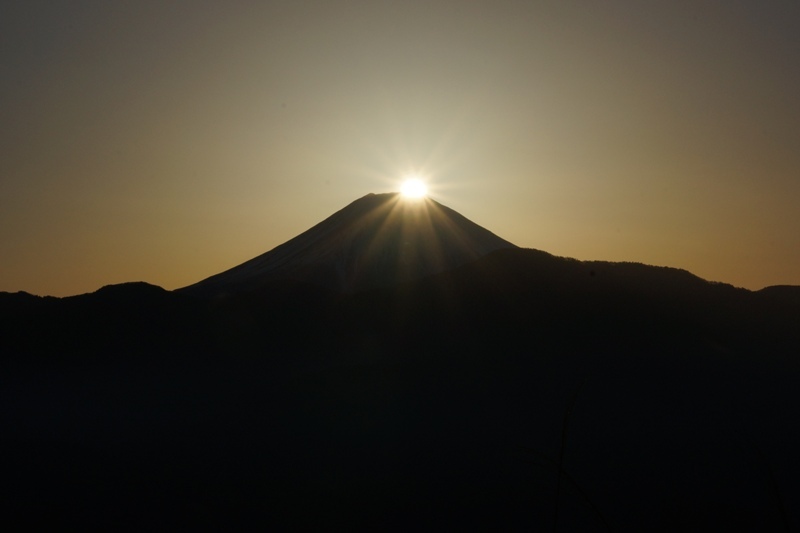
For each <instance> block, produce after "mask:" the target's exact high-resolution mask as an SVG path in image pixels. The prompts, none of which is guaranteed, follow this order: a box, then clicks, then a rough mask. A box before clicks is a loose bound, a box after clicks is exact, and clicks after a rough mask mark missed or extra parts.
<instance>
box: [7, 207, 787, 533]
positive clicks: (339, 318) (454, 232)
mask: <svg viewBox="0 0 800 533" xmlns="http://www.w3.org/2000/svg"><path fill="white" fill-rule="evenodd" d="M221 295H227V297H218V296H221ZM798 323H800V289H799V288H797V287H771V288H767V289H764V290H762V291H757V292H752V291H748V290H745V289H740V288H736V287H733V286H730V285H726V284H723V283H714V282H709V281H706V280H703V279H701V278H699V277H697V276H694V275H692V274H691V273H689V272H687V271H685V270H680V269H676V268H667V267H654V266H648V265H643V264H638V263H611V262H604V261H578V260H575V259H569V258H564V257H557V256H553V255H551V254H549V253H546V252H544V251H539V250H531V249H523V248H518V247H515V246H513V245H511V244H510V243H508V242H507V241H504V240H502V239H500V238H499V237H496V236H495V235H493V234H491V233H490V232H488V231H487V230H484V229H483V228H480V227H479V226H476V225H475V224H473V223H471V222H469V221H467V220H466V219H464V218H463V217H462V216H460V215H458V214H457V213H455V212H453V211H452V210H449V209H447V208H446V207H444V206H441V205H439V204H437V203H436V202H433V201H431V200H427V201H424V202H406V201H404V200H402V199H400V198H398V197H397V196H396V195H369V196H366V197H364V198H361V199H359V200H356V201H355V202H353V203H352V204H350V205H349V206H347V207H345V208H344V209H342V210H341V211H339V212H338V213H335V214H334V215H333V216H331V217H330V218H328V219H327V220H325V221H323V222H321V223H320V224H318V225H317V226H315V227H313V228H311V229H310V230H308V231H307V232H305V233H303V234H302V235H300V236H298V237H297V238H295V239H292V240H291V241H289V242H287V243H286V244H284V245H281V246H279V247H277V248H275V249H274V250H272V251H270V252H267V253H265V254H264V255H262V256H260V257H257V258H255V259H253V260H251V261H248V262H247V263H244V264H243V265H240V266H238V267H235V268H233V269H231V270H229V271H227V272H223V273H221V274H219V275H217V276H214V277H212V278H209V279H208V280H204V281H202V282H200V283H198V284H196V285H193V286H189V287H186V288H184V289H181V290H179V291H166V290H163V289H161V288H159V287H155V286H152V285H148V284H146V283H127V284H122V285H115V286H107V287H103V288H101V289H100V290H98V291H96V292H94V293H90V294H83V295H78V296H73V297H68V298H52V297H37V296H32V295H30V294H25V293H16V294H9V293H0V427H2V428H3V437H2V438H0V457H2V459H0V471H2V473H3V475H2V476H0V489H2V490H3V492H4V494H6V495H7V496H6V497H5V498H3V499H2V500H0V515H2V516H3V517H4V518H5V519H6V520H7V521H8V522H9V523H13V522H16V523H25V524H27V525H29V527H30V528H31V529H35V528H38V529H46V530H62V529H113V530H117V529H130V530H140V529H147V528H151V529H152V525H153V524H158V526H159V527H160V528H163V529H167V528H169V529H188V528H193V529H210V528H214V529H237V530H238V529H242V530H251V529H257V528H258V529H278V530H282V529H289V528H292V529H300V528H307V529H312V528H313V529H344V528H347V529H348V530H360V529H370V530H374V529H389V530H408V529H412V528H419V527H420V524H424V526H423V527H425V526H428V525H430V527H431V528H434V527H435V528H437V529H465V530H466V529H478V528H480V529H503V530H548V531H549V530H553V531H630V532H634V531H716V530H731V531H740V530H748V531H784V530H786V531H792V530H794V529H796V525H797V524H800V482H798V480H800V461H797V449H798V448H800V424H798V423H797V420H798V417H799V416H800V392H798V388H797V383H798V380H800V360H799V359H798V354H800V329H798V327H797V324H798ZM198 526H199V527H198Z"/></svg>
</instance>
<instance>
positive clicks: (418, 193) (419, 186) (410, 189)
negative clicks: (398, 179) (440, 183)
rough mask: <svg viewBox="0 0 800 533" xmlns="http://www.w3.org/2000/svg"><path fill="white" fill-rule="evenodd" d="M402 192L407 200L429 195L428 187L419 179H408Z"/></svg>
mask: <svg viewBox="0 0 800 533" xmlns="http://www.w3.org/2000/svg"><path fill="white" fill-rule="evenodd" d="M400 192H401V193H402V195H403V196H405V197H406V198H423V197H425V196H426V195H427V194H428V186H427V185H425V182H424V181H422V180H421V179H419V178H417V177H408V178H406V180H405V181H404V182H403V186H402V188H401V189H400Z"/></svg>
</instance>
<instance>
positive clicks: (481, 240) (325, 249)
mask: <svg viewBox="0 0 800 533" xmlns="http://www.w3.org/2000/svg"><path fill="white" fill-rule="evenodd" d="M502 248H515V246H514V245H513V244H511V243H510V242H508V241H505V240H503V239H501V238H500V237H498V236H497V235H495V234H493V233H492V232H490V231H488V230H486V229H484V228H482V227H480V226H478V225H477V224H475V223H473V222H471V221H470V220H468V219H466V218H465V217H463V216H462V215H460V214H459V213H457V212H456V211H453V210H452V209H450V208H448V207H445V206H443V205H442V204H440V203H438V202H436V201H434V200H431V199H429V198H423V199H405V198H403V197H401V196H400V195H399V194H397V193H387V194H368V195H367V196H364V197H362V198H360V199H358V200H356V201H355V202H353V203H351V204H349V205H348V206H346V207H345V208H343V209H341V210H340V211H337V212H336V213H334V214H333V215H331V216H330V217H328V218H327V219H325V220H323V221H322V222H320V223H319V224H317V225H316V226H314V227H312V228H311V229H309V230H307V231H305V232H304V233H301V234H300V235H298V236H297V237H295V238H293V239H291V240H289V241H287V242H285V243H284V244H282V245H280V246H278V247H276V248H274V249H273V250H270V251H268V252H266V253H264V254H262V255H260V256H258V257H255V258H253V259H251V260H249V261H247V262H245V263H242V264H241V265H238V266H236V267H233V268H231V269H230V270H226V271H225V272H222V273H220V274H217V275H215V276H211V277H210V278H207V279H205V280H203V281H200V282H199V283H196V284H194V285H190V286H188V287H184V288H182V289H179V291H180V292H185V293H189V294H194V295H201V296H219V295H226V294H228V295H230V294H237V293H245V292H249V291H254V290H259V289H262V288H264V287H268V286H270V285H271V284H274V283H275V282H279V281H280V282H285V281H291V282H306V283H312V284H315V285H319V286H321V287H325V288H327V289H330V290H333V291H337V292H345V293H352V292H357V291H361V290H365V289H372V288H378V287H388V286H391V285H394V284H397V283H402V282H406V281H411V280H415V279H419V278H422V277H424V276H427V275H430V274H436V273H439V272H444V271H446V270H451V269H453V268H456V267H458V266H461V265H463V264H465V263H468V262H470V261H474V260H475V259H477V258H479V257H481V256H483V255H486V254H487V253H489V252H491V251H494V250H498V249H502Z"/></svg>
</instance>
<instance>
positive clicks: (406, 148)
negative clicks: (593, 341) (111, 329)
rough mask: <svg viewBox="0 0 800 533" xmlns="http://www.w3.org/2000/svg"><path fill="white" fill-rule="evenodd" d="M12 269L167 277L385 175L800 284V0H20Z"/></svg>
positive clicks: (7, 154) (196, 268) (505, 229)
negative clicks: (413, 178) (414, 176)
mask: <svg viewBox="0 0 800 533" xmlns="http://www.w3.org/2000/svg"><path fill="white" fill-rule="evenodd" d="M0 124H2V128H0V290H5V291H17V290H25V291H29V292H33V293H36V294H52V295H59V296H61V295H69V294H77V293H82V292H89V291H93V290H96V289H97V288H99V287H100V286H102V285H105V284H109V283H120V282H124V281H137V280H143V281H148V282H150V283H154V284H157V285H161V286H163V287H165V288H167V289H174V288H177V287H181V286H184V285H188V284H190V283H194V282H196V281H199V280H200V279H202V278H205V277H207V276H210V275H212V274H215V273H217V272H220V271H222V270H225V269H227V268H229V267H232V266H234V265H236V264H238V263H241V262H242V261H245V260H247V259H250V258H251V257H254V256H255V255H258V254H260V253H262V252H265V251H267V250H269V249H271V248H273V247H274V246H277V245H278V244H281V243H282V242H284V241H286V240H288V239H290V238H292V237H294V236H295V235H297V234H298V233H300V232H302V231H304V230H305V229H307V228H309V227H310V226H312V225H313V224H315V223H317V222H319V221H321V220H322V219H323V218H325V217H327V216H328V215H330V214H332V213H333V212H334V211H337V210H338V209H340V208H342V207H344V206H345V205H346V204H348V203H349V202H351V201H353V200H355V199H357V198H359V197H361V196H363V195H365V194H367V193H370V192H387V191H392V190H398V189H399V181H400V179H401V177H402V176H403V175H404V174H406V173H408V172H411V171H418V172H421V173H422V174H424V175H425V176H427V177H428V181H429V185H430V187H431V189H432V193H431V196H432V197H433V198H434V199H436V200H438V201H440V202H441V203H444V204H445V205H448V206H449V207H451V208H453V209H455V210H457V211H459V212H460V213H461V214H463V215H464V216H466V217H467V218H470V219H471V220H473V221H474V222H476V223H478V224H480V225H482V226H484V227H486V228H488V229H489V230H491V231H493V232H494V233H496V234H498V235H499V236H501V237H503V238H505V239H507V240H509V241H511V242H513V243H515V244H518V245H520V246H524V247H530V248H537V249H541V250H545V251H548V252H550V253H553V254H556V255H565V256H570V257H576V258H578V259H604V260H613V261H638V262H644V263H649V264H656V265H666V266H674V267H680V268H685V269H687V270H690V271H692V272H693V273H695V274H697V275H699V276H701V277H704V278H706V279H710V280H716V281H724V282H728V283H732V284H734V285H737V286H744V287H747V288H751V289H758V288H761V287H763V286H766V285H773V284H798V285H800V2H798V1H797V0H786V1H779V0H758V1H756V0H749V1H744V0H738V1H737V0H718V1H704V0H691V1H680V0H668V1H667V0H665V1H648V0H636V1H634V0H627V1H625V0H619V1H614V0H610V1H603V2H598V1H564V0H561V1H555V0H554V1H538V2H537V1H527V2H525V1H515V2H511V1H497V0H493V1H486V2H478V1H468V0H458V1H435V0H434V1H423V2H413V1H408V0H406V1H402V2H400V1H388V0H373V1H340V2H337V1H331V0H329V1H319V2H314V1H302V0H292V1H286V2H278V1H274V2H241V1H240V2H236V1H225V2H222V1H215V2H212V1H199V0H193V1H173V2H168V1H152V2H149V1H143V0H135V1H123V0H118V1H114V2H107V1H96V2H91V1H80V0H72V1H70V2H63V1H49V2H48V1H35V0H24V1H17V0H11V1H6V2H3V3H1V4H0Z"/></svg>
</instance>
